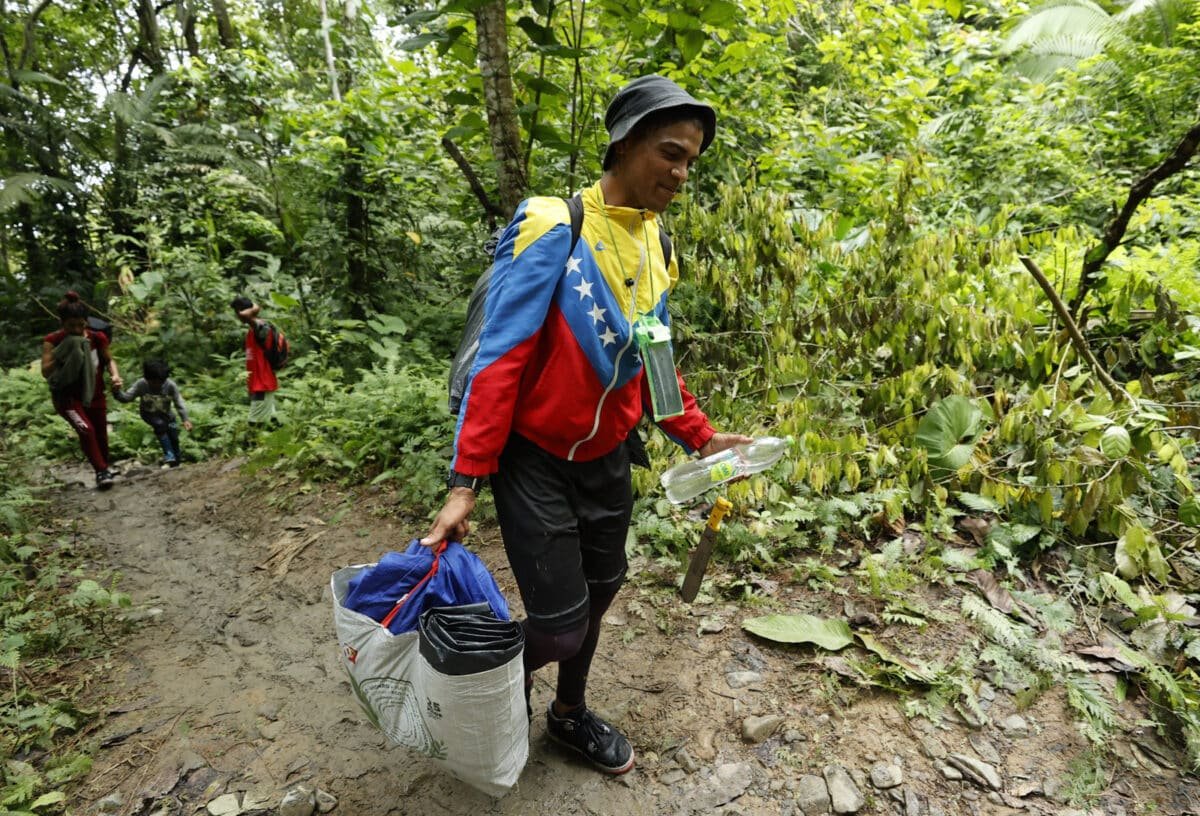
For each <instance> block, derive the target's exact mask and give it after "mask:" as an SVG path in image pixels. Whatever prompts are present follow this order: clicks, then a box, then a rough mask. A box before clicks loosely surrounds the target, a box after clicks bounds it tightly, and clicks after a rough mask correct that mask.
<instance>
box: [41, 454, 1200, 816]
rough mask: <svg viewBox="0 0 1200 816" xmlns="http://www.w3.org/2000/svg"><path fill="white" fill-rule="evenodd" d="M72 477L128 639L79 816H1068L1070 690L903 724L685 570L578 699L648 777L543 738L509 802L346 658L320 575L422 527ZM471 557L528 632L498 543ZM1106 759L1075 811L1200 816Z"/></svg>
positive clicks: (645, 567)
mask: <svg viewBox="0 0 1200 816" xmlns="http://www.w3.org/2000/svg"><path fill="white" fill-rule="evenodd" d="M57 475H58V477H59V478H60V479H62V480H63V481H64V482H65V486H64V487H63V488H62V489H61V490H60V491H58V492H57V494H56V499H55V501H56V502H57V503H58V505H59V508H58V512H59V513H60V514H61V515H63V516H68V517H71V516H74V517H78V518H79V519H80V525H81V528H80V529H81V532H82V534H83V537H84V538H85V540H86V541H87V542H88V543H89V545H90V546H91V550H92V552H93V553H94V558H95V560H96V566H97V567H99V568H113V569H115V570H117V571H118V572H119V573H120V575H121V580H120V585H119V586H120V588H121V589H123V590H124V591H126V592H128V593H130V594H131V595H132V597H133V600H134V604H135V609H134V610H133V612H132V613H131V618H132V619H134V620H136V623H135V624H134V626H133V629H132V631H131V632H130V633H129V634H127V635H125V636H123V637H122V638H121V639H120V640H119V642H118V645H117V648H116V650H115V651H114V653H113V654H112V656H111V658H110V663H111V671H110V673H109V674H108V675H107V678H106V680H105V682H104V683H103V684H102V685H101V686H99V687H95V688H93V689H92V696H93V699H92V701H91V703H92V705H93V706H94V707H96V708H98V709H99V710H100V711H102V712H104V714H103V718H102V721H101V723H100V725H99V727H97V728H96V729H94V731H93V732H92V733H91V734H90V735H89V738H90V739H93V740H94V741H95V743H96V745H97V746H99V747H98V749H97V751H96V754H95V764H94V767H93V770H92V772H91V774H90V775H89V776H88V778H87V779H86V780H85V782H84V784H83V785H82V786H81V788H80V789H79V790H78V791H77V797H76V798H77V801H76V802H75V803H73V805H72V806H71V808H69V812H70V813H72V814H99V813H110V814H120V816H151V815H152V814H153V815H154V816H174V814H193V813H197V812H208V813H214V814H222V813H223V814H268V813H269V814H275V813H278V812H279V808H280V804H281V801H282V800H283V799H284V796H285V794H287V792H288V791H289V790H292V789H294V788H296V787H297V786H300V785H304V786H307V787H309V788H312V789H320V790H321V791H323V792H325V793H326V794H328V795H329V797H331V798H326V799H324V802H323V803H324V806H325V807H327V808H330V807H331V808H332V812H334V813H340V814H350V815H351V816H386V815H388V814H413V815H414V816H425V815H428V816H437V815H439V814H447V815H448V816H479V815H480V814H530V816H534V815H535V814H536V816H551V815H557V814H564V815H566V814H579V815H580V816H583V815H585V814H586V815H587V816H598V815H601V814H603V815H605V816H607V815H610V814H611V816H627V815H629V814H647V816H649V815H651V814H654V815H656V814H671V815H672V816H674V815H675V814H681V815H683V814H691V813H728V814H741V815H742V816H757V814H772V816H774V815H776V814H796V815H799V814H804V813H821V812H827V809H828V808H830V807H831V806H841V807H849V806H854V807H856V810H855V811H853V812H859V813H881V814H882V813H888V814H890V813H899V814H905V815H906V816H916V815H918V814H938V813H941V814H1007V813H1070V812H1072V809H1071V807H1070V806H1069V805H1068V804H1066V799H1067V797H1068V796H1069V795H1070V793H1071V791H1072V790H1073V789H1074V788H1075V787H1076V786H1077V784H1078V782H1079V776H1080V772H1079V771H1078V770H1077V769H1073V768H1072V762H1073V760H1075V759H1076V758H1077V757H1079V756H1081V755H1082V754H1083V752H1084V749H1085V743H1084V741H1083V740H1082V738H1081V737H1080V736H1079V735H1078V733H1077V731H1076V729H1075V728H1074V726H1073V725H1072V721H1071V718H1070V716H1069V714H1068V713H1067V711H1066V710H1065V706H1064V705H1063V701H1062V699H1061V694H1059V693H1057V692H1055V691H1054V690H1051V691H1050V692H1047V693H1045V694H1043V695H1042V696H1041V697H1040V698H1039V699H1038V700H1037V702H1036V703H1035V704H1034V705H1033V706H1032V707H1030V708H1029V709H1026V710H1023V711H1020V712H1017V710H1016V708H1015V705H1014V702H1013V700H1012V699H1011V698H1009V697H1008V696H1007V695H1005V694H1004V693H1003V692H1000V691H998V690H996V689H993V688H991V687H990V686H989V684H987V682H986V681H984V680H982V679H981V680H980V684H981V686H980V697H981V699H983V700H985V701H986V703H987V707H988V720H989V721H988V722H987V723H985V724H983V725H980V724H978V723H976V724H974V725H975V727H971V726H970V725H968V724H967V723H962V722H949V721H947V722H943V723H940V724H938V725H934V724H931V723H929V722H927V721H925V720H923V719H910V718H908V717H906V716H905V715H904V713H903V700H901V699H900V698H898V697H897V696H895V695H893V694H889V693H883V692H877V691H873V690H870V689H861V688H856V687H853V686H850V685H848V684H847V683H846V682H845V681H842V680H841V679H840V677H839V671H838V670H839V668H840V667H839V666H838V665H837V664H831V663H830V657H829V656H828V655H822V654H820V653H818V652H816V651H814V650H812V649H800V648H785V647H776V646H773V645H770V644H767V643H764V642H762V641H756V640H754V639H752V638H750V637H749V636H747V635H746V634H745V633H744V632H743V631H742V629H741V627H740V622H741V620H742V619H743V618H745V617H748V616H753V615H757V614H762V610H755V609H745V608H740V607H738V606H734V605H728V604H725V603H724V602H718V603H711V602H710V603H708V604H697V605H695V606H689V605H687V604H683V603H682V602H680V601H679V600H678V598H677V596H676V594H675V593H674V591H673V590H672V589H671V587H670V582H671V581H672V580H676V579H677V577H678V576H677V575H673V574H672V570H671V567H670V565H666V566H664V565H663V564H661V563H647V562H645V561H640V560H638V561H635V562H634V563H633V564H632V569H631V575H633V576H635V577H634V578H633V580H632V581H631V583H630V584H629V585H627V587H626V588H625V589H623V590H622V594H621V595H620V596H619V597H618V599H617V601H616V603H615V604H614V606H613V609H612V610H611V611H610V613H609V615H608V617H607V619H606V621H605V631H604V633H603V636H602V639H601V642H600V649H599V652H598V654H597V657H596V661H595V664H594V666H593V671H592V680H591V684H590V688H589V702H590V704H591V705H592V706H593V707H594V708H596V709H598V710H599V711H600V712H602V713H603V714H604V715H605V716H607V717H608V718H609V719H610V720H612V721H613V722H614V723H616V724H618V725H619V726H620V727H621V728H622V729H623V730H624V731H625V732H626V733H627V734H628V736H629V738H630V740H631V741H632V742H633V744H634V746H635V748H636V750H637V753H638V760H639V761H638V766H637V768H636V769H635V771H633V772H632V773H630V774H627V775H626V776H624V777H620V778H616V779H613V778H607V777H604V776H602V775H600V774H598V773H596V772H595V771H593V770H591V769H590V768H589V767H587V766H585V765H584V764H583V763H582V762H580V761H578V760H575V759H572V758H570V757H565V756H563V754H561V753H560V752H559V750H558V749H556V747H555V746H553V745H552V744H550V743H549V742H548V741H547V740H546V738H545V734H544V723H543V721H542V718H541V717H539V716H535V717H534V720H533V723H532V726H531V733H530V758H529V762H528V764H527V765H526V768H525V771H524V773H523V775H522V777H521V780H520V782H519V784H518V786H517V787H516V788H515V789H514V790H513V791H512V792H511V793H509V794H508V795H507V796H505V797H503V798H501V799H492V798H490V797H487V796H485V795H483V794H480V793H477V792H476V791H474V790H473V789H471V788H470V787H468V786H466V785H464V784H462V783H460V782H458V781H456V780H455V779H453V778H451V777H449V776H448V775H446V774H445V773H443V772H441V771H440V770H439V769H438V768H437V767H436V766H435V765H433V764H432V763H431V762H429V761H427V760H425V759H424V758H422V757H420V756H417V755H415V754H412V753H410V752H409V751H407V750H405V749H402V748H395V747H391V746H389V745H388V743H387V742H386V740H385V739H384V737H383V736H382V735H381V734H380V733H379V732H377V731H376V730H374V729H373V728H372V726H370V725H369V724H368V723H367V721H366V719H365V717H364V716H363V714H362V713H361V711H360V710H359V708H358V706H357V704H356V702H355V701H354V699H353V697H352V695H351V693H350V689H349V685H348V683H347V682H346V679H345V675H344V673H343V671H342V668H341V666H340V664H339V662H338V655H337V647H336V643H335V639H334V635H333V628H332V615H331V608H330V601H329V590H328V581H329V576H330V574H331V572H332V571H333V570H334V569H336V568H338V567H341V566H345V565H347V564H354V563H363V562H369V561H374V560H376V559H377V558H378V557H379V556H380V555H381V554H382V553H383V552H386V551H387V550H392V549H403V548H404V546H405V545H406V543H407V540H408V539H409V538H411V537H413V536H414V535H415V534H417V533H420V532H422V530H423V522H421V521H420V520H418V519H411V518H404V517H403V515H402V514H401V513H400V512H399V510H398V508H397V507H396V505H395V504H394V502H393V501H392V500H391V499H390V497H388V496H387V495H386V494H384V493H380V492H375V493H372V492H370V491H361V492H356V493H354V494H351V493H347V492H343V491H338V490H337V489H335V488H331V487H328V486H327V487H323V488H315V487H312V486H307V485H290V486H288V487H286V488H282V489H277V492H275V493H271V494H269V493H267V492H266V491H265V490H264V489H263V486H264V485H266V484H274V483H277V480H276V479H275V477H273V476H272V474H270V473H259V474H257V475H256V476H253V477H250V476H246V475H243V474H242V473H241V472H240V471H239V469H238V468H237V463H236V462H232V463H206V464H199V465H190V466H186V467H183V468H180V469H178V470H174V471H158V470H151V469H148V468H142V467H139V466H137V465H126V466H125V474H124V475H123V476H122V478H121V479H120V480H119V481H118V484H117V485H116V487H115V488H114V489H112V490H111V491H108V492H105V493H100V492H96V491H95V490H93V489H91V488H90V487H89V486H86V482H87V479H86V474H82V473H80V472H76V471H74V470H64V471H60V472H58V473H57ZM468 543H469V545H470V546H471V547H472V548H473V549H474V550H475V551H476V552H477V553H478V554H479V555H480V556H481V557H482V558H483V559H484V561H485V562H486V563H487V564H488V566H489V567H490V568H491V569H492V572H493V575H495V577H496V579H497V581H498V583H499V584H500V586H501V588H502V589H503V590H504V591H505V594H506V595H507V597H508V598H509V600H510V603H512V605H513V607H514V612H515V613H519V610H520V604H519V599H518V596H517V593H516V590H515V586H514V585H513V582H512V579H511V574H510V573H509V571H508V568H507V566H506V565H505V562H504V556H503V551H502V550H501V548H500V545H499V541H498V536H497V534H496V533H495V532H494V531H492V530H487V529H485V530H483V531H482V532H481V533H479V534H476V535H474V536H473V538H472V540H471V541H469V542H468ZM784 577H785V578H786V576H784ZM775 593H776V599H777V600H778V604H777V606H778V607H780V608H783V609H787V610H790V611H797V612H809V613H813V614H826V615H830V614H833V615H836V614H840V613H841V611H842V605H843V602H844V599H843V598H840V597H838V596H836V595H834V594H832V593H828V592H824V593H817V592H812V591H810V590H808V589H807V588H805V587H803V586H799V585H793V584H791V583H790V582H788V581H786V580H782V581H780V582H779V585H778V588H777V589H776V590H775ZM951 600H952V599H951ZM877 636H878V637H880V638H881V639H884V640H889V639H898V638H907V637H908V636H909V635H908V632H907V630H901V631H893V630H892V629H890V628H887V627H885V628H883V629H881V630H879V631H878V632H877ZM946 637H947V633H946V632H944V631H943V632H941V633H937V634H936V635H935V636H933V637H932V638H930V643H928V644H926V646H927V647H928V648H936V646H937V641H939V640H941V641H944V640H945V639H946ZM900 642H902V643H906V642H907V641H904V640H901V641H900ZM943 645H946V644H943ZM950 645H955V644H950ZM913 648H920V645H919V644H913ZM841 657H842V658H843V659H850V660H852V659H853V658H852V657H850V656H849V655H848V654H847V653H843V654H842V656H841ZM541 674H543V675H545V676H540V677H539V678H538V681H537V684H536V686H535V691H534V707H535V710H536V709H538V708H539V707H544V706H545V705H546V701H547V700H548V699H549V698H550V696H551V695H552V679H553V678H552V675H551V674H550V672H548V671H545V670H544V671H543V672H542V673H541ZM1129 714H1130V715H1131V716H1136V715H1137V714H1138V712H1136V711H1131V712H1129ZM1012 715H1018V716H1019V718H1020V722H1018V721H1017V720H1012V719H1011V717H1012ZM764 718H772V719H764ZM1001 723H1006V726H1005V727H1003V728H1002V727H1001V725H1000V724H1001ZM1022 723H1023V727H1022V725H1021V724H1022ZM755 728H758V730H759V732H760V733H757V734H755V733H751V734H750V735H749V738H748V737H747V730H748V729H749V731H751V732H753V731H754V730H755ZM955 755H957V756H958V757H959V759H954V756H955ZM964 757H965V758H966V759H965V760H964V759H962V758H964ZM1117 757H1118V760H1117V761H1115V762H1114V763H1113V766H1112V767H1111V768H1108V769H1107V771H1106V773H1107V774H1108V776H1107V778H1106V779H1105V780H1104V781H1103V782H1102V784H1100V785H1099V786H1098V788H1097V790H1099V794H1098V796H1094V797H1093V798H1092V799H1091V801H1090V802H1089V805H1088V807H1089V808H1090V810H1088V809H1084V810H1081V811H1079V812H1083V813H1088V812H1093V813H1100V814H1112V815H1113V816H1116V814H1121V813H1125V814H1133V813H1143V812H1145V813H1149V812H1154V813H1158V814H1164V813H1196V812H1200V794H1198V793H1197V787H1196V784H1195V780H1194V779H1190V778H1186V777H1181V776H1180V775H1179V773H1178V772H1177V771H1176V770H1174V768H1173V767H1172V766H1173V765H1175V763H1176V761H1177V759H1178V757H1177V756H1176V755H1175V754H1173V753H1172V752H1171V751H1170V750H1169V749H1167V748H1166V747H1165V746H1164V745H1163V744H1162V743H1161V742H1159V741H1158V740H1157V738H1155V737H1154V735H1153V734H1151V733H1148V732H1147V733H1145V734H1143V735H1142V736H1141V737H1139V739H1138V741H1137V744H1134V743H1133V742H1131V744H1130V745H1129V746H1124V747H1123V749H1122V750H1118V751H1117ZM972 763H976V765H972ZM979 763H982V764H983V765H985V766H986V767H987V768H988V769H990V770H991V772H993V773H994V774H995V777H994V778H993V780H992V781H996V782H998V783H999V784H998V785H992V784H990V783H989V775H988V773H987V771H984V770H981V769H980V768H978V767H977V764H979ZM964 765H965V772H964ZM839 768H840V769H843V770H844V771H846V773H845V774H844V775H843V774H840V773H839V772H838V770H837V769H839ZM973 768H974V770H972V769H973ZM956 777H957V778H956ZM826 780H828V784H826ZM843 782H849V785H850V788H852V789H853V790H854V792H856V793H857V798H854V797H852V796H851V795H850V792H849V791H848V790H847V789H845V788H844V786H843V785H842V783H843ZM831 793H832V794H833V795H834V796H833V798H834V801H833V802H832V803H830V801H829V797H830V795H831ZM846 797H850V798H846ZM335 801H336V804H334V802H335ZM839 802H840V805H839ZM842 812H851V811H847V810H843V811H842Z"/></svg>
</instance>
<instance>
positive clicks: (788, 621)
mask: <svg viewBox="0 0 1200 816" xmlns="http://www.w3.org/2000/svg"><path fill="white" fill-rule="evenodd" d="M742 628H743V629H745V630H746V631H747V632H750V633H751V634H755V635H758V636H759V637H764V638H766V639H767V640H773V641H776V642H777V643H814V644H816V645H817V646H820V647H821V648H822V649H829V650H830V651H832V652H836V651H837V650H838V649H844V648H845V647H847V646H849V645H850V644H851V643H853V642H854V637H853V636H852V635H851V634H850V626H849V625H848V624H847V623H846V622H845V621H844V620H837V619H830V618H818V617H816V616H815V615H764V616H762V617H761V618H748V619H746V620H744V621H742Z"/></svg>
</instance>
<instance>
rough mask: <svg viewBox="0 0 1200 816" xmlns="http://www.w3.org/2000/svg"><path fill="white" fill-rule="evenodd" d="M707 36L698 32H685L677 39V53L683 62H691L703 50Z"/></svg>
mask: <svg viewBox="0 0 1200 816" xmlns="http://www.w3.org/2000/svg"><path fill="white" fill-rule="evenodd" d="M707 39H708V36H707V35H706V34H705V33H704V32H703V31H700V30H698V29H697V30H694V31H685V32H683V34H681V35H680V36H679V38H678V43H679V53H680V54H681V55H682V56H683V59H684V61H685V62H691V61H692V60H693V59H695V58H696V56H697V55H698V54H699V53H700V51H701V50H702V49H703V48H704V43H705V41H706V40H707Z"/></svg>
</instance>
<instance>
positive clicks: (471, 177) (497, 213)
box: [442, 136, 508, 230]
mask: <svg viewBox="0 0 1200 816" xmlns="http://www.w3.org/2000/svg"><path fill="white" fill-rule="evenodd" d="M442 147H443V148H445V150H446V152H447V153H449V154H450V158H452V159H454V163H455V164H457V165H458V169H459V170H461V171H462V174H463V176H465V177H466V179H467V184H469V185H471V192H473V193H474V194H475V197H476V198H477V199H479V203H480V204H482V205H483V209H484V211H485V212H487V214H488V221H489V223H490V224H491V227H490V228H491V229H493V230H494V229H495V228H496V219H497V218H505V219H507V218H508V216H507V215H505V213H504V209H503V208H502V207H501V206H500V205H499V204H496V203H495V202H494V201H492V200H491V199H490V198H489V197H488V194H487V190H485V189H483V184H481V183H480V181H479V176H477V175H476V174H475V170H474V169H473V168H472V167H471V164H470V163H469V162H468V161H467V157H466V156H464V155H463V154H462V151H461V150H459V149H458V145H456V144H455V143H454V141H453V140H452V139H450V137H448V136H443V137H442Z"/></svg>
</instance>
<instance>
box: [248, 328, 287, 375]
mask: <svg viewBox="0 0 1200 816" xmlns="http://www.w3.org/2000/svg"><path fill="white" fill-rule="evenodd" d="M254 336H255V338H256V339H257V340H258V344H259V346H261V347H262V350H263V357H265V358H266V359H267V365H269V366H271V370H272V371H278V370H279V369H281V368H283V367H284V366H285V365H287V363H288V355H289V354H291V352H292V346H291V344H290V343H288V339H287V337H285V336H284V334H283V332H282V331H280V330H279V329H278V328H277V327H276V326H275V325H274V324H273V323H268V322H267V321H265V320H260V321H259V324H258V326H257V327H256V328H255V330H254Z"/></svg>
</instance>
